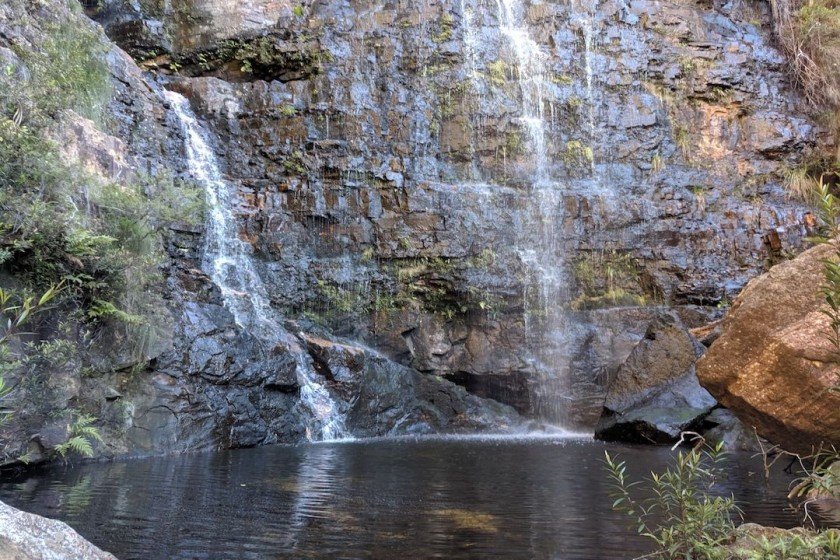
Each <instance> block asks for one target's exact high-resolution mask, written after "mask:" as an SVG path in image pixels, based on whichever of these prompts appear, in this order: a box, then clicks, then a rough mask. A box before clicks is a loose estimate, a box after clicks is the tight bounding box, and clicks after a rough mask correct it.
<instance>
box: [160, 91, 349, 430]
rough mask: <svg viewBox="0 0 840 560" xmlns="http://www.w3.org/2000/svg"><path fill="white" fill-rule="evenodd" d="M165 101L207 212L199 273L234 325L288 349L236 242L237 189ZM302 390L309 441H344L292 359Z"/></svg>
mask: <svg viewBox="0 0 840 560" xmlns="http://www.w3.org/2000/svg"><path fill="white" fill-rule="evenodd" d="M164 96H165V97H166V100H167V101H168V102H169V104H170V105H171V106H172V110H173V112H174V114H175V116H176V118H177V120H178V123H179V125H180V126H181V130H182V131H183V133H184V136H185V139H186V145H185V148H186V155H187V164H188V167H189V170H190V173H191V175H192V178H193V179H194V180H195V181H196V182H197V183H198V184H200V185H201V186H202V187H203V188H204V192H205V199H206V201H207V207H208V217H207V223H206V234H205V246H204V252H203V255H202V269H203V270H204V272H206V273H207V274H208V275H209V276H210V278H211V279H212V280H213V282H214V283H215V284H216V285H217V286H218V287H219V289H220V290H221V292H222V298H223V300H224V302H225V307H227V308H228V309H229V310H230V312H231V313H232V314H233V317H234V320H235V321H236V324H237V325H239V326H240V327H241V328H243V329H245V330H247V331H248V332H250V333H252V334H254V335H255V336H257V337H259V338H261V339H262V340H266V341H270V342H273V343H286V344H287V345H288V344H289V343H290V340H288V338H290V337H289V335H288V333H286V331H285V329H283V327H282V325H281V319H280V317H279V316H278V315H277V313H276V312H275V311H274V310H273V309H272V307H271V303H270V301H269V298H268V293H267V290H266V288H265V285H264V284H263V282H262V279H261V278H260V275H259V273H258V272H257V270H256V268H255V266H254V261H253V259H252V258H251V251H252V248H251V245H250V244H248V243H246V242H244V241H242V240H241V239H240V237H239V222H238V220H237V218H236V214H235V208H236V207H237V205H238V204H239V200H238V196H237V193H236V189H235V188H234V187H233V186H231V185H230V184H228V182H227V181H225V180H224V178H223V177H222V174H221V171H220V169H219V162H218V159H217V158H216V154H215V152H214V151H213V150H212V148H211V147H210V144H209V143H208V141H207V137H208V134H207V132H206V130H205V129H204V127H203V126H202V125H201V124H200V123H199V122H198V119H197V118H196V116H195V114H194V113H193V112H192V110H191V109H190V105H189V101H188V100H187V99H186V98H185V97H183V96H182V95H179V94H178V93H175V92H172V91H167V92H165V93H164ZM296 357H297V360H298V364H297V365H298V367H297V376H298V383H299V384H300V406H301V407H302V410H301V412H302V413H303V415H304V417H307V418H308V420H309V421H308V425H307V437H308V438H309V439H311V440H333V439H340V438H343V437H346V436H347V430H346V428H345V427H344V418H343V416H342V415H341V414H340V413H339V409H338V406H337V405H336V403H335V402H334V401H333V399H332V397H331V396H330V393H329V391H327V389H326V387H324V386H323V385H322V384H321V383H320V382H319V379H318V375H317V374H316V373H315V372H314V371H313V370H312V367H311V365H310V364H309V363H307V362H306V360H305V358H304V356H303V355H302V353H300V352H299V353H296Z"/></svg>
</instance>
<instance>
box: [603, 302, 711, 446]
mask: <svg viewBox="0 0 840 560" xmlns="http://www.w3.org/2000/svg"><path fill="white" fill-rule="evenodd" d="M702 351H703V349H702V347H701V346H700V345H699V344H698V343H697V342H696V341H695V340H694V338H693V337H692V336H691V335H690V334H689V333H688V331H687V330H686V328H685V326H684V325H683V324H682V322H681V321H680V320H679V318H678V317H676V316H675V315H673V314H668V313H663V314H661V315H660V316H659V317H657V318H656V319H655V320H654V321H653V322H652V323H651V324H650V326H649V327H648V329H647V332H646V333H645V337H644V339H642V340H641V341H640V342H639V343H638V344H637V345H636V347H635V348H634V349H633V351H632V352H631V353H630V356H629V357H628V358H627V360H626V361H625V362H624V363H623V364H622V366H621V368H620V369H619V370H618V373H617V374H616V376H615V378H613V380H612V382H611V383H610V385H609V389H608V392H607V397H606V399H605V401H604V409H603V413H602V415H601V419H600V420H599V421H598V426H597V427H596V428H595V437H596V438H598V439H603V440H607V441H634V442H650V443H670V442H674V441H676V440H677V439H679V437H680V433H681V432H683V431H685V430H693V429H696V428H698V427H699V424H700V422H701V421H702V420H703V418H704V417H705V416H706V415H707V414H708V413H709V411H710V410H711V409H712V408H713V407H714V406H715V404H716V403H715V400H714V398H712V396H711V395H710V394H709V393H708V392H707V391H706V390H705V389H703V388H702V387H701V386H700V384H699V383H698V381H697V376H696V374H695V371H694V363H695V360H696V359H697V356H699V355H700V354H701V353H702Z"/></svg>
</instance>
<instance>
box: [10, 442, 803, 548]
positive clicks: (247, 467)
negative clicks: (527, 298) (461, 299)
mask: <svg viewBox="0 0 840 560" xmlns="http://www.w3.org/2000/svg"><path fill="white" fill-rule="evenodd" d="M604 450H609V451H610V452H611V453H615V454H618V455H620V456H621V457H623V458H624V459H626V460H627V461H628V464H629V470H630V471H631V474H632V476H643V475H644V474H646V473H647V472H648V471H649V470H651V469H661V468H662V467H663V466H664V465H665V464H667V462H668V460H669V458H670V457H671V456H672V455H673V452H671V451H670V450H669V449H667V448H653V447H634V446H620V445H608V444H602V443H597V442H592V441H574V440H566V439H551V438H539V439H505V438H441V439H425V438H424V439H399V440H368V441H355V442H346V443H325V444H315V445H301V446H292V447H289V446H278V447H265V448H260V449H249V450H238V451H226V452H218V453H208V454H193V455H182V456H176V457H167V458H156V459H144V460H135V461H125V462H116V463H105V464H103V463H99V464H86V465H80V466H72V467H70V466H68V467H59V468H51V469H49V470H44V471H40V472H38V473H35V474H32V475H29V476H27V477H19V478H16V479H10V478H9V477H6V478H4V479H2V480H0V500H3V501H5V502H7V503H10V504H11V505H13V506H15V507H18V508H21V509H23V510H26V511H30V512H33V513H38V514H40V515H44V516H47V517H53V518H58V519H61V520H63V521H66V522H67V523H69V524H70V525H71V526H72V527H73V528H75V529H76V530H77V531H79V532H80V533H81V534H82V535H83V536H85V537H86V538H87V539H89V540H90V541H92V542H93V543H95V544H96V545H98V546H100V547H101V548H103V549H105V550H108V551H110V552H112V553H114V554H115V555H116V556H117V557H119V558H121V559H123V560H128V559H135V558H136V559H143V560H149V559H213V560H215V559H256V558H259V559H263V558H271V559H275V558H295V559H297V558H317V559H320V558H330V559H335V558H382V559H391V558H396V559H408V558H446V559H449V560H452V559H461V558H481V559H485V558H505V559H508V560H510V559H519V558H522V559H526V558H527V559H530V558H556V559H564V560H565V559H581V560H583V559H586V560H597V559H627V558H632V557H634V556H638V555H641V554H644V553H645V552H647V551H649V545H648V544H647V543H646V542H645V540H644V539H642V538H640V537H638V536H637V535H635V533H634V530H633V528H632V527H630V526H628V525H627V523H626V519H625V517H624V516H623V515H622V514H619V513H616V512H613V511H612V510H611V509H610V500H609V499H608V491H609V487H608V482H607V477H606V476H605V471H604V467H603V456H604ZM728 467H729V470H728V472H729V475H728V477H727V479H726V480H725V481H724V484H723V488H724V490H725V491H727V492H729V491H731V492H733V493H734V494H735V496H736V498H737V499H738V501H739V504H740V505H741V507H742V508H743V510H744V517H745V519H746V520H747V521H754V522H758V523H764V524H773V525H778V526H787V527H790V526H793V525H795V524H796V523H797V522H798V521H799V519H800V514H797V513H794V512H792V511H790V509H789V507H788V504H787V501H786V499H785V495H786V493H787V489H788V485H789V484H790V482H791V480H792V475H787V474H785V473H783V472H781V470H780V469H778V470H776V471H774V475H773V476H772V477H771V480H770V482H769V484H765V482H764V479H763V476H762V466H761V461H760V460H758V459H754V458H751V457H750V456H748V455H736V456H731V457H730V459H729V463H728Z"/></svg>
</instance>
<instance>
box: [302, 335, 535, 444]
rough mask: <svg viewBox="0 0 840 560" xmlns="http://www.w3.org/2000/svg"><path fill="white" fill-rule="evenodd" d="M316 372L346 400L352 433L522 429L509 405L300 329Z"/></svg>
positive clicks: (517, 417)
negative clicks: (316, 367) (477, 395)
mask: <svg viewBox="0 0 840 560" xmlns="http://www.w3.org/2000/svg"><path fill="white" fill-rule="evenodd" d="M299 336H300V337H301V338H302V340H303V341H304V342H305V343H306V346H307V348H308V349H309V351H310V352H311V353H312V355H313V358H314V359H315V362H316V363H317V364H319V367H318V370H319V371H320V372H322V373H323V374H324V376H325V377H326V378H327V379H329V380H330V381H331V383H330V387H331V388H332V389H333V390H334V391H335V392H336V393H337V394H339V395H341V396H343V399H344V401H345V402H346V403H348V408H347V411H346V423H347V427H348V429H349V430H350V432H351V433H352V434H353V435H354V436H356V437H371V436H383V435H399V434H408V433H412V434H416V433H428V432H432V433H435V432H450V433H451V432H465V431H466V432H476V431H494V432H510V431H513V430H516V429H521V427H522V421H521V420H520V418H519V415H518V414H517V413H516V412H515V411H514V410H513V409H512V408H510V407H507V406H504V405H501V404H499V403H497V402H495V401H492V400H487V399H482V398H479V397H476V396H474V395H471V394H469V393H468V392H467V391H466V390H464V389H463V388H462V387H459V386H457V385H455V384H454V383H451V382H450V381H447V380H445V379H441V378H438V377H435V376H429V375H424V374H422V373H420V372H418V371H416V370H414V369H411V368H408V367H406V366H403V365H400V364H398V363H396V362H394V361H392V360H389V359H388V358H386V357H384V356H382V355H380V354H378V353H376V352H375V351H373V350H370V349H368V348H364V347H360V346H357V345H353V344H352V343H348V342H335V341H330V340H327V339H325V338H322V337H319V336H316V335H312V334H306V333H300V335H299Z"/></svg>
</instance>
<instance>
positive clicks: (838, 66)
mask: <svg viewBox="0 0 840 560" xmlns="http://www.w3.org/2000/svg"><path fill="white" fill-rule="evenodd" d="M770 4H771V8H772V11H773V19H774V25H775V30H776V36H777V38H778V40H779V44H780V45H781V47H782V49H783V50H784V51H785V53H786V54H787V56H788V59H789V60H790V68H791V70H792V74H793V78H794V80H795V82H796V84H797V85H798V86H799V87H800V89H801V90H802V92H803V93H804V94H805V97H806V98H807V100H808V101H809V102H810V104H811V105H812V106H813V107H815V108H817V109H826V110H828V113H829V115H830V120H831V123H830V124H831V126H833V127H834V128H835V130H836V131H837V132H840V119H838V113H840V0H807V1H805V0H771V1H770ZM838 156H840V154H838ZM835 159H840V157H836V158H835Z"/></svg>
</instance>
